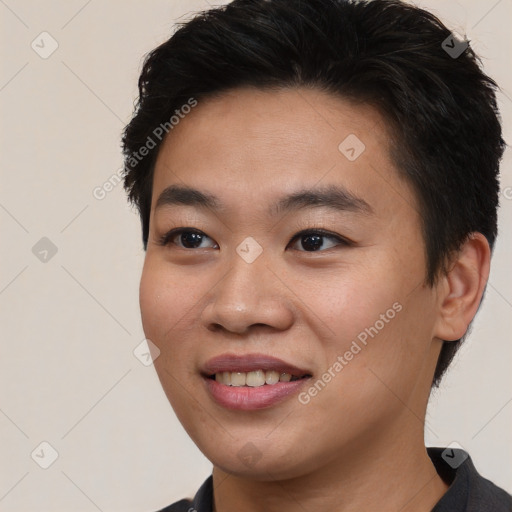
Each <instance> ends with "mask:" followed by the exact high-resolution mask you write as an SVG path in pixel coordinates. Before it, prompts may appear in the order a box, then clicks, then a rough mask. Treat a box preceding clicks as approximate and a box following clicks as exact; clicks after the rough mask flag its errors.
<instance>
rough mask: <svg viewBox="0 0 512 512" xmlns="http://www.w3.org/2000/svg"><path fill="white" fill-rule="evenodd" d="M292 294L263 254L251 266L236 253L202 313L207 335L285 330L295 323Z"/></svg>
mask: <svg viewBox="0 0 512 512" xmlns="http://www.w3.org/2000/svg"><path fill="white" fill-rule="evenodd" d="M292 298H293V294H292V292H291V291H290V290H289V288H287V287H286V286H285V284H284V283H283V281H282V280H281V279H280V278H279V277H278V276H277V273H276V272H275V271H274V270H273V269H272V267H271V265H270V262H269V261H268V259H267V258H266V257H265V251H263V253H262V254H261V255H260V256H259V257H258V258H257V259H256V260H255V261H253V262H252V263H248V262H247V261H245V260H244V259H243V258H242V257H240V256H239V255H238V254H237V253H236V252H235V253H234V255H233V257H232V258H230V262H229V268H228V270H227V271H226V272H225V274H224V277H223V278H222V279H221V280H220V281H219V282H218V283H217V285H216V286H214V288H213V289H212V291H211V294H210V297H209V300H208V302H207V304H206V306H205V308H204V309H203V312H202V322H203V325H204V326H205V327H206V328H207V329H209V330H210V331H218V330H224V331H227V332H230V333H235V334H239V335H244V334H247V333H248V332H249V331H250V330H251V329H252V330H254V329H256V328H261V327H263V326H265V327H267V328H268V329H269V330H278V331H281V330H286V329H288V328H290V326H291V325H292V323H293V320H294V308H293V300H292Z"/></svg>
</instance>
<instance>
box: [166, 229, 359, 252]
mask: <svg viewBox="0 0 512 512" xmlns="http://www.w3.org/2000/svg"><path fill="white" fill-rule="evenodd" d="M182 233H195V234H198V235H205V236H206V237H208V235H206V233H204V232H203V231H200V230H198V229H194V228H175V229H171V230H170V231H168V232H167V233H165V234H164V235H163V236H161V237H160V238H159V239H158V245H161V246H164V247H165V246H167V245H169V243H170V241H171V240H172V239H173V238H176V237H177V236H178V235H181V234H182ZM307 235H320V236H322V237H324V238H331V239H334V240H336V241H337V242H338V243H339V245H342V246H346V247H350V246H352V245H353V242H351V241H350V240H348V239H346V238H344V237H342V236H340V235H336V234H334V233H331V232H330V231H326V230H325V229H322V228H309V229H304V230H302V231H300V232H298V233H296V234H295V235H293V237H292V238H291V239H290V241H289V242H288V244H287V247H288V245H290V243H291V242H293V241H294V240H295V239H298V238H301V237H303V236H307ZM208 238H210V237H208ZM175 245H176V244H175ZM178 247H179V246H178ZM179 248H180V249H184V250H186V251H195V250H198V249H189V248H183V247H179ZM331 249H334V247H330V248H329V249H324V250H319V251H299V252H306V253H308V252H309V253H312V252H325V251H329V250H331Z"/></svg>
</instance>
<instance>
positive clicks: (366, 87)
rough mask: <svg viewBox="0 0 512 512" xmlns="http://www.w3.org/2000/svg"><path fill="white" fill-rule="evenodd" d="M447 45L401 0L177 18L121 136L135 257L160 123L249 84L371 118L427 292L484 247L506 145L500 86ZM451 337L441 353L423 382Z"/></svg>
mask: <svg viewBox="0 0 512 512" xmlns="http://www.w3.org/2000/svg"><path fill="white" fill-rule="evenodd" d="M452 37H453V36H452V34H451V32H450V30H449V29H448V28H447V27H446V26H445V25H444V24H443V23H442V22H441V21H440V20H439V19H438V18H437V17H436V16H434V15H433V14H431V13H429V12H427V11H425V10H423V9H420V8H418V7H416V6H412V5H409V4H406V3H404V2H402V1H399V0H360V1H358V0H234V1H233V2H231V3H229V4H228V5H224V6H221V7H216V8H213V9H209V10H207V11H204V12H201V13H198V14H197V15H196V16H195V17H193V18H192V19H191V20H189V21H187V22H184V23H181V24H180V25H179V26H178V27H177V30H176V31H175V32H174V34H173V35H172V37H170V39H169V40H168V41H166V42H164V43H163V44H161V45H160V46H158V47H157V48H155V49H154V50H153V51H151V52H150V53H149V54H148V55H147V57H146V59H145V62H144V65H143V69H142V73H141V75H140V78H139V82H138V86H139V98H138V102H137V104H136V110H135V112H134V115H133V118H132V120H131V121H130V123H129V124H128V125H127V126H126V128H125V130H124V134H123V153H124V156H125V168H124V172H125V174H124V187H125V190H126V191H127V193H128V197H129V200H130V202H131V203H132V204H134V205H136V206H137V208H138V211H139V214H140V218H141V223H142V239H143V245H144V249H145V250H146V249H147V242H148V234H149V217H150V209H151V195H152V184H153V170H154V165H155V161H156V157H157V154H158V150H159V147H160V146H161V142H162V140H164V137H162V136H161V134H163V130H162V128H165V132H166V133H170V130H171V129H172V123H171V122H170V119H171V117H172V116H173V115H174V114H175V113H176V114H178V113H180V112H181V111H182V110H181V109H182V108H183V106H184V105H187V104H190V102H191V99H192V100H193V101H201V100H202V99H206V98H208V97H213V96H215V95H218V94H221V93H223V92H226V91H228V90H230V89H235V88H238V87H245V86H248V87H256V88H259V89H264V90H272V89H281V88H294V87H312V88H316V89H319V90H322V91H326V92H328V93H331V94H333V95H336V96H338V97H340V98H342V99H345V100H347V101H350V102H355V103H364V104H368V105H371V106H373V107H374V108H376V109H377V110H378V111H379V112H380V113H381V115H382V116H383V117H384V119H385V121H386V126H387V127H388V129H389V134H390V137H391V141H392V142H391V144H390V146H391V147H390V148H389V150H390V155H391V157H392V161H393V162H394V164H395V165H396V168H397V169H398V172H399V173H400V175H402V176H403V177H405V179H406V180H408V182H409V183H410V184H411V185H412V188H413V190H414V192H415V195H416V198H417V201H418V205H419V213H420V215H421V219H422V229H423V237H424V240H425V254H426V260H427V268H426V277H425V282H426V284H428V285H429V286H433V285H434V284H435V282H436V279H437V277H438V276H439V275H440V274H441V273H442V272H444V271H446V268H447V267H446V265H447V262H448V261H449V258H450V256H451V255H452V254H454V253H455V252H456V251H457V250H458V249H460V247H461V245H462V244H463V243H464V242H465V241H466V240H467V238H468V236H469V235H470V233H472V232H475V231H476V232H480V233H482V234H483V235H484V236H485V237H486V238H487V240H488V242H489V245H490V247H491V250H492V248H493V246H494V241H495V238H496V235H497V209H498V203H499V162H500V160H501V158H502V155H503V151H504V148H505V142H504V140H503V139H502V132H501V122H500V116H499V112H498V108H497V102H496V95H495V91H496V89H497V87H498V86H497V84H496V83H495V82H494V81H493V80H492V79H491V78H490V77H488V76H487V75H486V74H485V73H484V72H483V71H482V69H481V62H480V59H479V58H478V56H476V55H475V53H474V52H473V50H472V49H471V46H470V45H469V42H463V41H460V40H459V39H458V38H455V39H452ZM462 44H464V46H461V45H462ZM465 45H467V47H465ZM464 48H465V49H464ZM450 49H454V50H458V52H457V53H460V55H457V54H456V53H454V51H453V50H452V51H450ZM461 51H462V53H461ZM180 117H181V116H180ZM157 135H158V136H157ZM149 141H151V146H150V144H149ZM144 147H146V148H150V147H151V150H150V151H148V150H147V149H146V151H143V152H142V153H145V154H146V155H147V156H144V157H143V158H142V157H141V156H140V153H141V151H140V150H141V149H142V148H144ZM462 339H463V338H462ZM462 339H461V340H457V341H450V342H445V343H444V344H443V347H442V349H441V353H440V356H439V360H438V362H437V366H436V369H435V374H434V379H433V383H432V385H433V386H434V387H435V386H438V385H439V382H440V380H441V377H442V376H443V374H444V372H445V371H446V368H447V367H448V365H449V364H450V362H451V361H452V359H453V356H454V355H455V352H456V350H457V349H458V347H459V346H460V344H461V342H462Z"/></svg>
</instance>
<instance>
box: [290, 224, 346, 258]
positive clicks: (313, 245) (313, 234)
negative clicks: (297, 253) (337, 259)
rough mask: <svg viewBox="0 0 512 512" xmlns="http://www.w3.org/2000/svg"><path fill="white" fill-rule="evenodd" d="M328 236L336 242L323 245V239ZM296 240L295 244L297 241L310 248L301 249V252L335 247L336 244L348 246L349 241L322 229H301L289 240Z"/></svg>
mask: <svg viewBox="0 0 512 512" xmlns="http://www.w3.org/2000/svg"><path fill="white" fill-rule="evenodd" d="M326 238H329V239H331V240H334V241H336V242H338V243H337V244H334V245H333V246H331V247H327V248H326V247H325V246H324V243H323V240H322V239H326ZM296 239H298V240H297V242H296V243H295V245H297V243H300V244H302V246H303V247H305V248H308V249H310V250H306V251H301V252H315V251H319V250H320V249H324V250H325V249H332V247H335V246H336V245H345V246H349V245H351V243H350V242H349V241H348V240H346V239H345V238H343V237H341V236H339V235H335V234H334V233H330V232H329V231H325V230H323V229H306V230H304V231H301V232H300V233H297V234H296V235H295V236H294V237H293V238H292V239H291V240H290V242H293V241H294V240H296Z"/></svg>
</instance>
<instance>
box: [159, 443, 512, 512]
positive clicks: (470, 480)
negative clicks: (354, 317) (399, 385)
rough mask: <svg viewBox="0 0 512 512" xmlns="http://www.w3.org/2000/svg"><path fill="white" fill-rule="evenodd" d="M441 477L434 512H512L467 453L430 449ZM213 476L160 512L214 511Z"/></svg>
mask: <svg viewBox="0 0 512 512" xmlns="http://www.w3.org/2000/svg"><path fill="white" fill-rule="evenodd" d="M427 452H428V455H429V457H430V458H431V460H432V463H433V464H434V466H435V468H436V470H437V472H438V474H439V476H440V477H441V478H442V479H443V480H444V481H445V482H446V483H447V484H448V485H449V486H450V487H449V489H448V490H447V491H446V493H445V494H444V496H443V497H442V498H441V499H440V500H439V501H438V502H437V504H436V506H435V507H434V508H433V509H432V512H512V496H511V495H510V494H508V493H507V492H505V491H504V490H503V489H501V488H500V487H497V486H496V485H494V484H493V483H492V482H490V481H489V480H487V479H486V478H483V477H482V476H480V474H479V473H478V472H477V470H476V469H475V466H474V465H473V462H472V461H471V457H469V455H468V454H467V453H466V452H464V451H463V450H458V449H453V450H451V449H448V448H446V449H445V448H427ZM212 505H213V479H212V476H211V475H210V476H209V477H208V478H207V479H206V480H205V482H204V483H203V485H202V486H201V487H200V488H199V490H198V491H197V493H196V495H195V497H194V499H193V500H189V499H183V500H180V501H177V502H176V503H174V504H172V505H169V506H168V507H166V508H164V509H162V510H161V511H160V512H212V510H213V508H212Z"/></svg>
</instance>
